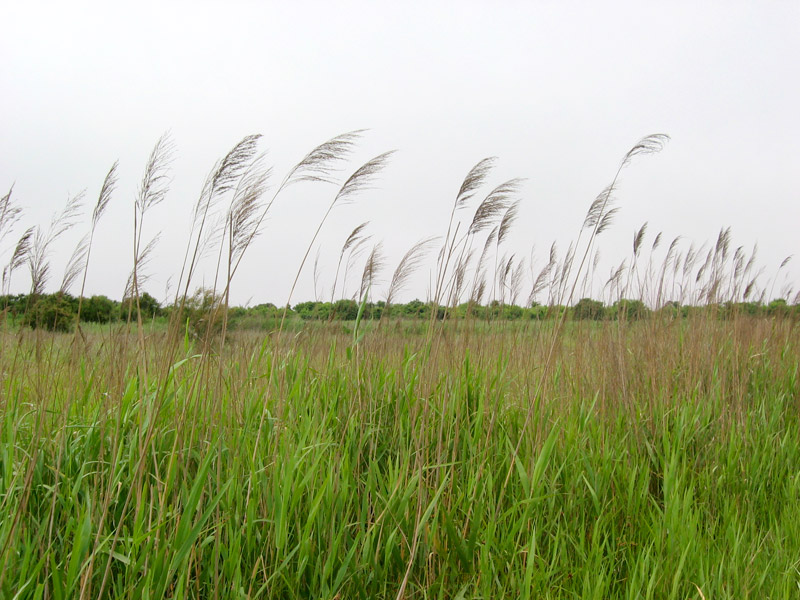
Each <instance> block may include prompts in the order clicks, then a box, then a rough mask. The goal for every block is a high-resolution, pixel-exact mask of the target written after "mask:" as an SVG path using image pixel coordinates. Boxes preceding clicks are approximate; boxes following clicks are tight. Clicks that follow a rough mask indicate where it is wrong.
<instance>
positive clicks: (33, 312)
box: [22, 294, 78, 332]
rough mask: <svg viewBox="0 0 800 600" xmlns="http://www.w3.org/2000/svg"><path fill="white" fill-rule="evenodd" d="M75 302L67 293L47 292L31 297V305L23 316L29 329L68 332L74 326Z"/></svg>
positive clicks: (24, 322)
mask: <svg viewBox="0 0 800 600" xmlns="http://www.w3.org/2000/svg"><path fill="white" fill-rule="evenodd" d="M77 312H78V311H77V303H76V301H75V299H74V298H72V296H69V295H67V294H47V295H44V296H38V297H37V298H35V299H32V306H31V307H30V309H29V310H28V311H27V312H26V313H25V316H24V317H23V321H22V322H23V324H24V325H27V326H29V327H30V328H31V329H36V328H41V329H46V330H47V331H61V332H69V331H72V329H73V328H74V326H75V319H76V316H77Z"/></svg>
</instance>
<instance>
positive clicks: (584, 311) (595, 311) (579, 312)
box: [572, 298, 606, 321]
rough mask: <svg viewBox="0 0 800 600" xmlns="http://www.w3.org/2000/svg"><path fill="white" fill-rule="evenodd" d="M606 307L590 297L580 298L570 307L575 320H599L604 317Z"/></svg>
mask: <svg viewBox="0 0 800 600" xmlns="http://www.w3.org/2000/svg"><path fill="white" fill-rule="evenodd" d="M605 314H606V308H605V306H603V303H602V302H600V301H599V300H592V299H591V298H581V299H580V300H578V303H577V304H576V305H575V306H573V307H572V318H573V319H576V320H592V321H599V320H600V319H602V318H604V317H605Z"/></svg>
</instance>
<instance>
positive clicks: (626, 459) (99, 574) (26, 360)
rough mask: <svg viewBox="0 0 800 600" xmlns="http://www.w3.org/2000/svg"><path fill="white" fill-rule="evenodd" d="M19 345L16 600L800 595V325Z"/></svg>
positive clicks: (2, 560)
mask: <svg viewBox="0 0 800 600" xmlns="http://www.w3.org/2000/svg"><path fill="white" fill-rule="evenodd" d="M144 333H145V337H144V339H143V340H142V339H139V336H138V335H137V333H136V330H135V329H132V330H130V331H128V330H126V329H125V328H124V327H120V326H114V327H109V328H107V329H101V328H97V329H95V330H94V331H92V332H91V333H88V334H87V335H86V340H85V341H76V340H80V338H79V337H76V336H73V335H69V334H53V333H47V332H43V331H40V330H35V331H32V330H28V329H22V330H17V331H14V330H5V331H4V332H3V335H2V355H0V372H2V373H3V380H2V396H0V414H2V423H1V424H0V428H1V429H0V431H1V433H0V596H2V597H3V598H55V599H59V598H72V597H85V598H95V597H104V598H164V597H175V598H183V597H190V598H395V597H405V598H504V597H508V598H598V599H600V598H631V599H633V598H665V599H666V598H675V599H685V598H709V599H710V598H715V599H716V598H732V599H733V598H736V599H741V598H786V599H790V598H797V597H798V595H800V559H799V558H798V557H800V444H799V443H798V440H799V439H800V428H799V427H798V425H800V423H799V422H798V418H799V417H800V413H799V411H798V409H799V408H800V405H799V404H798V402H799V401H800V384H798V362H799V361H798V358H800V347H799V345H798V339H800V336H798V326H797V323H796V321H792V320H789V319H766V318H748V317H738V318H735V319H732V320H726V321H720V320H714V319H709V318H703V319H697V320H692V319H688V320H685V319H679V320H661V319H657V318H655V317H654V318H652V319H650V320H647V321H640V322H635V323H624V322H601V323H589V322H569V323H566V324H565V327H564V328H563V330H561V331H558V323H556V322H540V323H539V322H532V323H518V324H514V325H513V326H505V327H497V328H496V329H494V330H492V329H491V328H489V327H487V326H486V324H484V323H474V322H473V323H470V322H461V323H448V324H446V325H445V326H443V327H442V326H440V325H435V326H434V329H432V330H428V329H427V328H423V329H422V330H421V331H420V332H415V331H409V330H408V329H407V328H405V327H404V326H403V324H402V323H398V324H395V323H392V322H384V323H381V326H380V327H377V326H375V325H373V326H372V327H371V329H370V330H368V331H366V332H365V334H364V335H363V337H362V336H361V333H362V332H360V331H359V327H357V326H356V324H354V323H350V324H348V326H345V327H343V326H342V325H341V324H331V325H330V326H329V327H320V326H315V327H307V328H305V329H300V330H299V331H293V332H291V334H288V335H287V334H284V335H283V336H279V335H277V334H273V335H272V336H266V337H265V336H264V335H263V334H256V333H248V332H234V333H233V334H232V337H231V338H229V339H228V340H227V343H226V344H225V345H224V346H223V347H222V349H221V350H219V351H215V350H213V349H211V348H209V347H207V346H204V345H203V344H202V343H200V342H199V341H197V340H194V341H193V340H191V339H190V338H189V337H186V336H181V335H170V332H169V331H168V330H162V329H159V330H153V331H149V332H148V331H145V332H144Z"/></svg>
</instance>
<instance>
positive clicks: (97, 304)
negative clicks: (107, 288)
mask: <svg viewBox="0 0 800 600" xmlns="http://www.w3.org/2000/svg"><path fill="white" fill-rule="evenodd" d="M118 315H119V304H118V303H117V302H114V301H113V300H111V299H109V298H107V297H106V296H92V297H91V298H86V299H85V300H84V301H83V305H82V306H81V321H88V322H89V323H108V322H109V321H111V320H113V319H114V318H115V317H116V316H118ZM126 316H127V315H126Z"/></svg>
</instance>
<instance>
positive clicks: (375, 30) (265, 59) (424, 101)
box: [0, 1, 800, 304]
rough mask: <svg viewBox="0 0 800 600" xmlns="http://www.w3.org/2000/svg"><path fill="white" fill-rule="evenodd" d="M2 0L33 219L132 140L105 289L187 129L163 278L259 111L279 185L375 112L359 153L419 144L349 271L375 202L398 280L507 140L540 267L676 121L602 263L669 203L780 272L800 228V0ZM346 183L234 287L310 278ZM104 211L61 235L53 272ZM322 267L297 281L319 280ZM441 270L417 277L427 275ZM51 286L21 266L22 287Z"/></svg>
mask: <svg viewBox="0 0 800 600" xmlns="http://www.w3.org/2000/svg"><path fill="white" fill-rule="evenodd" d="M0 22H2V23H3V33H2V34H1V35H0V90H2V93H0V114H2V121H0V131H1V132H2V133H1V134H0V191H2V193H5V191H7V190H8V188H10V187H11V185H12V184H13V185H14V193H13V198H15V199H16V200H17V201H18V202H19V203H20V204H22V205H23V206H24V207H25V210H26V213H25V217H24V219H23V221H22V222H20V224H19V227H18V233H21V232H22V230H23V229H24V228H25V227H27V226H29V225H34V224H42V225H46V224H47V222H48V221H49V219H50V216H51V215H52V214H53V212H55V211H57V210H58V209H59V208H60V207H61V206H62V205H63V203H64V202H65V200H66V199H67V197H68V196H69V195H70V194H75V193H77V192H79V191H81V190H83V189H86V191H87V198H88V201H89V203H93V202H94V200H95V199H96V197H97V194H98V192H99V189H100V185H101V183H102V180H103V177H104V176H105V173H106V171H107V170H108V168H109V167H110V166H111V164H112V163H113V162H114V161H115V160H117V159H119V160H120V181H119V186H118V188H117V191H116V193H115V195H114V198H113V200H112V204H111V206H110V208H109V210H108V212H107V214H106V216H105V217H104V220H103V221H102V224H101V232H99V234H98V235H97V236H96V240H95V246H94V250H93V252H94V255H93V258H92V264H91V265H90V268H89V275H88V285H87V292H88V293H90V294H91V293H103V294H106V295H108V296H110V297H113V298H120V297H121V295H122V291H123V287H124V284H125V279H126V277H127V274H128V272H129V270H130V266H131V238H132V228H133V223H132V213H133V202H134V196H135V193H136V188H137V185H138V181H139V179H140V178H141V173H142V170H143V168H144V165H145V162H146V160H147V157H148V155H149V152H150V150H151V148H152V146H153V144H154V143H155V141H156V139H157V138H158V137H159V136H160V135H161V134H162V133H164V132H165V131H169V132H170V133H171V137H172V140H173V142H174V144H175V148H176V154H175V159H174V161H173V163H172V170H171V176H172V183H171V187H170V192H169V194H168V195H167V198H166V200H165V201H164V202H163V204H161V205H159V206H158V207H156V208H154V209H153V211H152V212H151V213H150V214H149V215H148V219H149V221H148V222H146V223H145V229H146V232H147V235H154V234H156V233H157V232H159V231H161V232H162V238H161V242H160V243H159V246H158V247H157V249H156V255H155V258H154V259H153V262H152V263H151V265H150V267H149V269H150V270H151V271H152V272H153V278H152V280H151V282H150V283H149V284H148V291H150V293H152V294H153V295H155V296H156V297H158V298H159V299H163V298H164V297H165V291H164V290H165V286H166V283H167V280H168V278H169V277H170V276H172V277H175V276H176V275H177V273H178V271H179V269H180V263H181V260H182V258H183V251H184V248H185V245H186V237H187V234H188V230H189V215H190V212H191V210H192V207H193V204H194V202H195V200H196V199H197V196H198V194H199V192H200V188H201V186H202V184H203V180H204V178H205V176H206V174H207V172H208V171H209V169H210V168H211V167H212V165H213V163H214V162H215V161H216V160H217V159H218V158H220V157H221V156H223V155H224V154H225V153H226V152H227V151H228V150H229V149H230V148H231V147H232V146H233V145H234V144H235V143H236V142H237V141H238V140H239V139H241V138H242V137H243V136H245V135H247V134H250V133H261V134H263V135H264V148H265V149H268V150H269V156H268V159H269V161H270V163H271V164H272V165H273V166H274V168H275V177H274V179H273V183H274V184H277V183H278V181H279V180H280V179H281V178H282V177H283V175H284V174H285V172H286V171H287V169H288V168H290V166H291V165H292V164H293V163H295V162H296V161H297V160H299V159H300V158H302V156H303V155H304V154H305V153H306V152H308V151H309V150H310V149H311V148H312V147H313V146H315V145H316V144H318V143H320V142H322V141H324V140H326V139H328V138H330V137H332V136H334V135H336V134H338V133H342V132H345V131H349V130H353V129H361V128H368V129H369V132H368V133H367V134H366V135H365V137H364V139H363V143H362V144H361V146H360V149H359V152H358V153H357V155H356V156H354V157H353V162H352V164H351V165H350V167H349V168H350V169H351V170H352V169H355V168H356V167H357V166H358V165H359V164H360V163H361V162H363V161H364V160H366V159H368V158H370V157H371V156H374V155H375V154H378V153H380V152H383V151H385V150H391V149H397V150H398V152H397V154H396V155H395V156H394V157H393V158H392V161H391V163H390V165H389V167H388V168H387V169H386V171H385V172H384V174H383V175H382V177H381V178H380V181H379V185H378V186H377V187H376V188H375V189H373V190H370V191H369V192H367V193H364V194H363V195H362V196H361V197H360V198H359V199H358V200H357V201H356V202H355V203H353V204H351V205H348V206H344V207H341V208H339V209H337V210H336V211H335V213H334V215H333V218H332V219H331V220H330V221H329V222H328V223H327V224H326V226H325V229H324V230H323V235H322V237H321V239H320V242H321V247H322V252H321V258H320V265H321V270H322V273H321V275H320V278H319V284H320V287H321V288H323V290H324V294H325V295H327V294H329V293H330V285H331V283H332V281H333V274H332V272H333V269H334V268H335V263H336V257H337V255H338V252H339V248H340V246H341V244H342V242H343V240H344V238H345V237H346V236H347V234H348V233H349V232H350V230H352V228H353V227H354V226H355V225H357V224H358V223H360V222H362V221H365V220H370V221H371V224H370V228H369V232H370V233H372V234H373V235H374V236H375V239H376V240H383V242H384V247H385V251H386V255H387V270H386V272H385V273H384V275H383V277H382V279H383V280H384V281H387V280H388V279H389V277H390V273H391V270H393V269H394V267H395V265H396V264H397V262H398V261H399V259H400V257H401V256H402V254H403V253H404V252H405V251H406V249H407V248H408V247H409V246H411V245H412V244H413V243H414V242H415V241H417V240H419V239H420V238H423V237H427V236H430V235H441V234H443V233H444V231H445V230H446V227H447V220H448V216H449V211H450V208H451V205H452V202H453V199H454V197H455V194H456V192H457V191H458V188H459V186H460V184H461V180H462V179H463V177H464V175H465V174H466V173H467V171H468V170H469V169H470V167H472V166H473V165H474V164H475V163H476V162H478V161H479V160H480V159H481V158H484V157H487V156H497V157H498V162H497V168H496V170H495V172H494V173H493V175H492V177H491V178H490V185H494V184H497V183H500V182H501V181H503V180H505V179H509V178H511V177H524V178H526V182H525V184H524V186H523V188H522V193H521V197H522V206H521V209H520V215H519V219H518V221H517V224H516V228H515V230H514V232H513V235H512V237H511V239H510V241H509V242H508V247H507V249H506V251H508V252H517V253H518V254H519V255H520V256H525V257H527V256H528V255H529V254H530V250H531V247H532V245H534V244H535V245H536V252H537V256H538V261H539V263H538V267H539V268H540V267H541V266H542V265H543V264H544V261H545V256H546V254H547V251H548V248H549V246H550V244H551V242H552V241H554V240H557V241H558V242H559V245H560V247H561V248H562V250H563V249H565V248H566V246H567V244H568V242H569V240H571V239H574V238H575V237H576V235H577V233H578V230H579V228H580V225H581V222H582V220H583V217H584V214H585V212H586V209H587V208H588V206H589V204H590V203H591V201H592V200H593V199H594V197H595V196H596V195H597V194H598V193H599V192H600V191H601V190H602V189H603V188H604V187H605V186H606V185H607V184H608V183H610V180H611V178H612V177H613V175H614V172H615V171H616V168H617V166H618V163H619V160H620V158H621V157H622V156H623V155H624V154H625V152H626V151H627V150H628V149H629V148H630V146H631V145H632V144H634V143H635V142H636V141H637V140H638V139H639V138H641V137H642V136H644V135H647V134H651V133H658V132H663V133H667V134H669V135H670V136H671V137H672V141H671V142H670V143H669V144H668V145H667V147H666V148H665V150H664V151H663V152H662V153H661V154H659V155H656V156H648V157H643V158H642V159H641V160H639V161H636V162H635V163H634V164H633V165H632V166H631V167H630V168H629V169H628V170H626V171H625V172H624V174H623V178H622V181H621V186H620V190H619V193H618V205H619V206H620V208H621V211H620V213H619V215H618V218H617V219H616V221H615V224H614V226H613V227H612V228H611V230H610V231H608V232H607V233H604V234H603V236H602V237H601V239H600V247H601V252H602V254H603V257H604V263H603V264H604V265H605V266H604V267H603V269H602V272H604V273H606V272H608V269H610V267H611V265H612V264H618V263H619V262H620V261H621V260H622V259H623V258H625V257H626V256H628V255H629V254H630V241H631V236H632V233H633V231H634V229H636V228H638V227H639V226H640V225H641V224H642V223H643V222H645V221H648V222H649V232H650V236H649V239H650V240H652V237H653V236H654V235H655V233H656V232H658V231H663V232H664V238H665V239H667V240H671V239H672V238H673V237H675V236H677V235H681V236H684V238H685V239H686V241H687V242H686V243H687V245H688V242H689V241H694V242H696V243H697V244H700V243H702V242H704V241H707V240H710V241H713V240H714V239H715V238H716V236H717V233H718V231H719V229H720V228H721V227H723V226H726V227H727V226H730V227H732V231H733V246H734V247H736V246H739V245H744V246H745V247H746V248H748V249H749V248H751V247H752V245H753V244H754V243H755V242H758V244H759V257H760V260H759V262H760V264H761V265H763V266H764V267H765V272H764V275H763V277H762V279H761V282H762V284H763V283H766V282H767V281H768V280H769V279H770V278H771V277H773V276H774V274H775V272H776V270H777V268H778V265H779V264H780V262H781V261H782V260H783V259H784V258H785V257H786V256H788V255H791V254H796V253H798V252H799V251H800V242H798V239H800V238H799V237H798V234H797V232H798V224H800V68H798V67H799V66H800V60H799V59H798V57H800V2H796V1H791V2H790V1H785V2H769V1H766V2H746V3H745V2H685V3H684V2H604V3H596V2H563V1H558V2H492V3H490V2H469V1H461V2H436V1H426V2H391V3H389V2H321V1H320V2H226V3H222V2H202V1H200V2H198V1H195V2H156V3H150V2H142V1H137V2H124V3H123V2H103V3H84V2H54V3H43V2H35V1H28V2H5V3H3V5H2V8H0ZM345 175H346V174H345ZM335 192H336V188H334V187H324V186H323V187H313V186H305V187H304V186H295V187H293V188H290V190H289V192H287V193H285V194H284V195H282V196H280V197H279V198H278V200H277V202H276V204H275V205H274V208H273V211H272V213H271V216H270V218H269V221H268V222H267V224H266V228H265V230H264V232H263V234H262V236H261V237H260V238H259V239H258V241H257V243H256V244H255V245H254V246H253V247H252V248H251V249H250V250H249V251H248V254H247V255H246V257H245V259H244V262H243V265H242V269H241V271H240V273H239V275H238V276H237V279H236V280H235V281H234V285H233V293H232V300H233V301H234V302H236V303H246V302H248V301H249V302H250V303H251V304H254V303H259V302H264V301H272V302H275V303H277V304H280V303H283V302H285V301H286V296H287V293H288V289H289V286H290V284H291V281H292V279H293V278H294V275H295V273H296V270H297V267H298V266H299V263H300V259H301V258H302V255H303V253H304V251H305V248H306V246H307V245H308V243H309V241H310V239H311V236H312V234H313V230H314V229H315V228H316V225H317V223H318V221H319V219H320V218H321V216H322V214H323V212H324V210H325V207H326V205H327V203H328V202H330V199H331V198H332V197H333V195H334V194H335ZM89 210H90V208H89V207H87V209H86V212H87V214H88V212H89ZM87 228H88V219H87V220H86V221H85V222H83V223H81V224H79V225H78V226H77V227H76V228H75V229H74V230H73V231H71V232H70V233H69V234H68V235H67V236H65V238H64V239H63V240H62V241H61V242H60V243H59V244H58V245H57V246H56V247H55V251H54V253H53V256H52V259H53V276H52V279H51V283H50V287H51V288H52V287H57V286H58V284H59V281H60V277H61V272H62V270H63V265H64V263H65V262H66V257H67V256H68V255H69V253H70V252H71V250H72V247H73V246H74V244H75V243H76V242H77V240H78V238H79V237H80V236H81V235H82V234H83V233H84V232H85V231H86V230H87ZM16 237H17V235H12V236H10V237H9V238H7V239H6V240H5V241H4V242H3V247H2V248H0V252H2V256H0V261H2V262H3V264H5V262H6V261H7V260H8V257H9V253H10V250H11V246H13V243H14V242H15V240H16ZM315 253H316V247H315V248H314V250H312V259H313V256H314V254H315ZM312 262H313V260H312ZM429 263H430V264H431V265H432V263H433V257H431V260H430V261H429ZM311 267H312V265H309V266H308V267H307V268H306V271H305V272H304V273H303V275H302V276H301V280H300V284H299V286H298V288H297V291H296V292H295V294H294V297H293V298H292V303H295V302H298V301H301V300H306V299H313V297H314V290H313V286H312V269H311ZM360 268H361V267H360V265H359V266H357V267H356V269H360ZM428 276H429V269H428V268H427V267H426V268H425V269H423V271H422V272H420V273H419V276H418V277H416V278H415V279H414V280H413V282H412V286H411V288H410V289H409V290H408V292H407V293H406V294H404V298H405V299H409V298H411V297H414V296H418V297H420V298H424V297H425V296H426V293H427V281H428ZM350 277H351V280H350V282H349V285H350V286H351V287H352V286H354V285H355V281H354V280H355V278H356V277H354V276H352V275H351V276H350ZM784 277H788V280H789V281H792V282H798V281H800V257H797V258H795V260H793V261H792V262H791V263H789V265H788V266H787V268H786V269H784V270H783V271H782V272H781V275H780V281H779V283H778V286H777V287H781V285H783V281H784ZM198 283H200V281H199V280H198ZM526 285H527V284H526ZM28 287H29V278H28V275H27V273H26V272H25V271H24V269H21V270H20V271H19V272H18V273H17V274H16V275H15V278H14V285H13V286H12V289H13V290H15V291H27V289H28ZM76 291H77V290H73V292H76ZM352 291H353V290H352V289H350V290H349V291H348V294H351V293H352ZM337 295H338V294H337ZM376 296H377V297H380V296H381V292H380V290H379V291H377V292H376Z"/></svg>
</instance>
